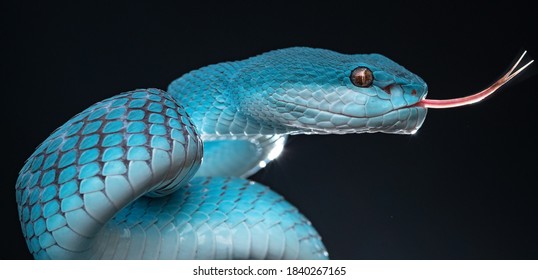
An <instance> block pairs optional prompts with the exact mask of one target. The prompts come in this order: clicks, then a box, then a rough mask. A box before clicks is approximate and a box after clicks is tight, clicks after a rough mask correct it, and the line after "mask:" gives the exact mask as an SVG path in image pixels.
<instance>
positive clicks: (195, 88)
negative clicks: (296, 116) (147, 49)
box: [168, 61, 291, 140]
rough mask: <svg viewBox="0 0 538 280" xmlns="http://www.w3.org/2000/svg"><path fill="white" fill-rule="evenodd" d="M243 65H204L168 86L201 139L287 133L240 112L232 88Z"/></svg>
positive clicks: (280, 125) (274, 124) (235, 89)
mask: <svg viewBox="0 0 538 280" xmlns="http://www.w3.org/2000/svg"><path fill="white" fill-rule="evenodd" d="M245 63H246V62H245V61H235V62H224V63H219V64H215V65H210V66H206V67H203V68H200V69H198V70H194V71H191V72H189V73H187V74H185V75H183V76H182V77H180V78H178V79H176V80H175V81H173V82H172V83H171V84H170V85H169V87H168V92H169V93H170V95H171V96H172V97H173V98H174V99H175V100H176V101H177V102H178V103H179V104H181V105H182V106H184V107H185V110H186V112H187V114H188V115H189V116H190V118H191V120H192V122H193V123H194V125H195V126H196V128H197V129H198V132H199V133H200V134H201V135H202V139H204V140H211V139H222V138H238V137H239V138H244V137H245V136H246V137H247V138H252V137H256V136H260V135H275V134H286V133H289V132H290V131H291V129H290V128H289V127H286V126H284V125H282V124H278V123H272V122H267V121H266V120H262V119H260V118H259V117H256V116H251V115H249V114H248V113H247V112H244V111H242V110H241V104H240V101H239V100H238V99H239V93H238V91H240V89H239V88H237V87H236V86H234V79H235V78H236V75H237V73H238V70H239V69H240V68H241V67H243V66H244V64H245ZM260 110H261V111H263V108H260Z"/></svg>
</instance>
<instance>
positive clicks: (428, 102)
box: [417, 51, 534, 109]
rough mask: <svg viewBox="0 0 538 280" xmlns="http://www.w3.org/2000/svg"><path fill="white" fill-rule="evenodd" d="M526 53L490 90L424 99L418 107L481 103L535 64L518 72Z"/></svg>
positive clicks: (529, 63) (447, 106) (449, 106)
mask: <svg viewBox="0 0 538 280" xmlns="http://www.w3.org/2000/svg"><path fill="white" fill-rule="evenodd" d="M526 53H527V51H524V52H523V54H522V55H521V57H520V58H519V59H518V60H517V62H516V63H515V64H514V66H512V68H511V69H510V71H508V72H507V73H506V74H504V76H502V77H501V78H500V79H499V80H497V81H496V82H495V83H493V84H492V85H491V86H489V87H488V88H486V89H484V90H482V91H480V92H478V93H475V94H471V95H468V96H465V97H460V98H453V99H443V100H438V99H422V100H421V101H419V102H418V103H417V105H418V106H423V107H426V108H439V109H443V108H454V107H459V106H465V105H469V104H473V103H476V102H479V101H481V100H482V99H484V98H486V97H488V96H490V95H491V94H493V93H494V92H495V91H496V90H497V89H499V88H500V87H502V86H503V85H504V84H506V83H507V82H508V81H510V80H511V79H512V78H514V77H515V76H517V75H518V74H519V73H521V71H523V70H524V69H525V68H527V67H528V66H529V65H531V63H532V62H534V60H531V61H529V62H528V63H527V64H525V65H524V66H523V67H521V68H519V69H517V70H516V68H517V66H518V65H519V63H520V62H521V60H522V59H523V57H524V56H525V54H526Z"/></svg>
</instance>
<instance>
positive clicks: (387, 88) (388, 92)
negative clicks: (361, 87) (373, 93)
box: [382, 85, 392, 94]
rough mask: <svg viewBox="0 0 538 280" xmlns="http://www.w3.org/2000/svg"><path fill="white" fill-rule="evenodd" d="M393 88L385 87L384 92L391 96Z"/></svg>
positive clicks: (390, 86)
mask: <svg viewBox="0 0 538 280" xmlns="http://www.w3.org/2000/svg"><path fill="white" fill-rule="evenodd" d="M391 88H392V85H388V86H386V87H383V88H382V90H383V91H384V92H386V93H387V94H391V92H390V90H391Z"/></svg>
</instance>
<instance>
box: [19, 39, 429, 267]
mask: <svg viewBox="0 0 538 280" xmlns="http://www.w3.org/2000/svg"><path fill="white" fill-rule="evenodd" d="M357 66H366V67H368V68H369V69H371V70H372V72H373V73H374V76H375V81H374V84H373V85H372V86H371V87H367V88H361V87H356V86H354V85H353V84H352V83H351V82H350V80H349V73H350V72H351V71H352V70H353V69H354V68H356V67H357ZM426 92H427V87H426V84H425V83H424V82H423V81H422V80H421V79H420V78H419V77H417V76H415V75H414V74H412V73H410V72H408V71H407V70H405V69H404V68H402V67H401V66H399V65H397V64H396V63H394V62H392V61H391V60H389V59H387V58H385V57H383V56H381V55H342V54H338V53H335V52H332V51H327V50H321V49H309V48H290V49H283V50H277V51H273V52H268V53H265V54H262V55H259V56H256V57H253V58H250V59H247V60H243V61H236V62H227V63H221V64H216V65H211V66H208V67H204V68H201V69H199V70H195V71H192V72H190V73H188V74H186V75H184V76H183V77H181V78H179V79H178V80H176V81H174V82H173V83H172V84H171V85H170V86H169V89H168V93H167V92H164V91H161V90H157V89H147V90H136V91H132V92H127V93H122V94H120V95H117V96H114V97H112V98H110V99H107V100H104V101H102V102H99V103H96V104H95V105H93V106H91V107H90V108H88V109H86V110H85V111H83V112H82V113H80V114H78V115H77V116H75V117H73V118H72V119H70V120H69V121H68V122H67V123H66V124H64V125H63V126H61V127H60V128H59V129H58V130H56V131H55V132H54V133H53V134H52V135H51V136H50V137H49V138H47V139H46V140H45V141H44V142H43V143H42V144H41V145H40V146H39V147H38V148H37V149H36V151H35V152H34V153H33V154H32V155H31V156H30V158H29V159H28V161H27V162H26V164H25V165H24V167H23V168H22V170H21V172H20V176H19V179H18V181H17V184H16V198H17V203H18V208H19V216H20V220H21V225H22V229H23V233H24V236H25V238H26V240H27V243H28V248H29V249H30V251H31V253H32V254H33V255H34V257H35V258H38V259H48V258H52V259H87V258H98V259H101V258H102V259H112V258H118V259H175V258H178V259H230V258H232V259H250V258H254V259H294V258H301V259H324V258H327V252H326V250H325V248H324V246H323V244H322V243H321V238H320V237H319V235H318V234H317V232H316V231H315V229H314V228H313V227H312V226H311V225H310V222H309V221H308V220H307V219H306V218H305V217H304V216H303V215H301V214H300V213H299V212H298V211H297V209H295V208H294V207H293V206H292V205H290V204H289V203H288V202H286V201H284V200H283V198H282V197H281V196H279V195H277V194H275V193H274V192H272V191H271V190H269V189H268V188H267V187H264V186H262V185H260V184H258V183H254V182H250V181H248V180H246V179H242V178H235V177H230V176H238V177H241V176H243V177H245V176H247V175H249V174H252V173H253V172H256V171H257V170H258V169H259V168H261V167H263V166H264V165H265V164H266V163H268V162H269V161H270V160H272V159H274V158H275V157H276V156H277V155H278V151H279V150H280V149H281V148H282V146H283V145H284V141H285V137H286V135H288V134H301V133H303V134H314V133H321V134H327V133H337V134H343V133H363V132H387V133H398V134H409V133H414V132H415V131H416V130H417V129H418V128H419V127H420V126H421V124H422V122H423V121H424V118H425V116H426V109H425V108H424V107H421V106H413V105H414V104H416V103H417V102H419V101H420V100H421V99H423V97H424V96H425V94H426ZM203 150H205V151H204V153H202V151H203ZM202 154H203V157H204V161H203V164H202V162H201V159H202ZM200 165H201V166H200ZM208 176H210V177H208ZM193 177H195V178H194V179H193Z"/></svg>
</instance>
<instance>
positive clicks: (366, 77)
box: [349, 66, 374, 87]
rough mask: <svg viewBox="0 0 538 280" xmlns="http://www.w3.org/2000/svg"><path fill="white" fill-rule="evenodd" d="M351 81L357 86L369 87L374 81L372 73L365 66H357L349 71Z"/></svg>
mask: <svg viewBox="0 0 538 280" xmlns="http://www.w3.org/2000/svg"><path fill="white" fill-rule="evenodd" d="M349 79H350V80H351V83H353V84H354V85H355V86H358V87H369V86H371V85H372V82H373V81H374V74H373V73H372V71H371V70H370V69H368V68H366V67H363V66H359V67H357V68H355V69H354V70H353V71H351V75H350V76H349Z"/></svg>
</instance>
